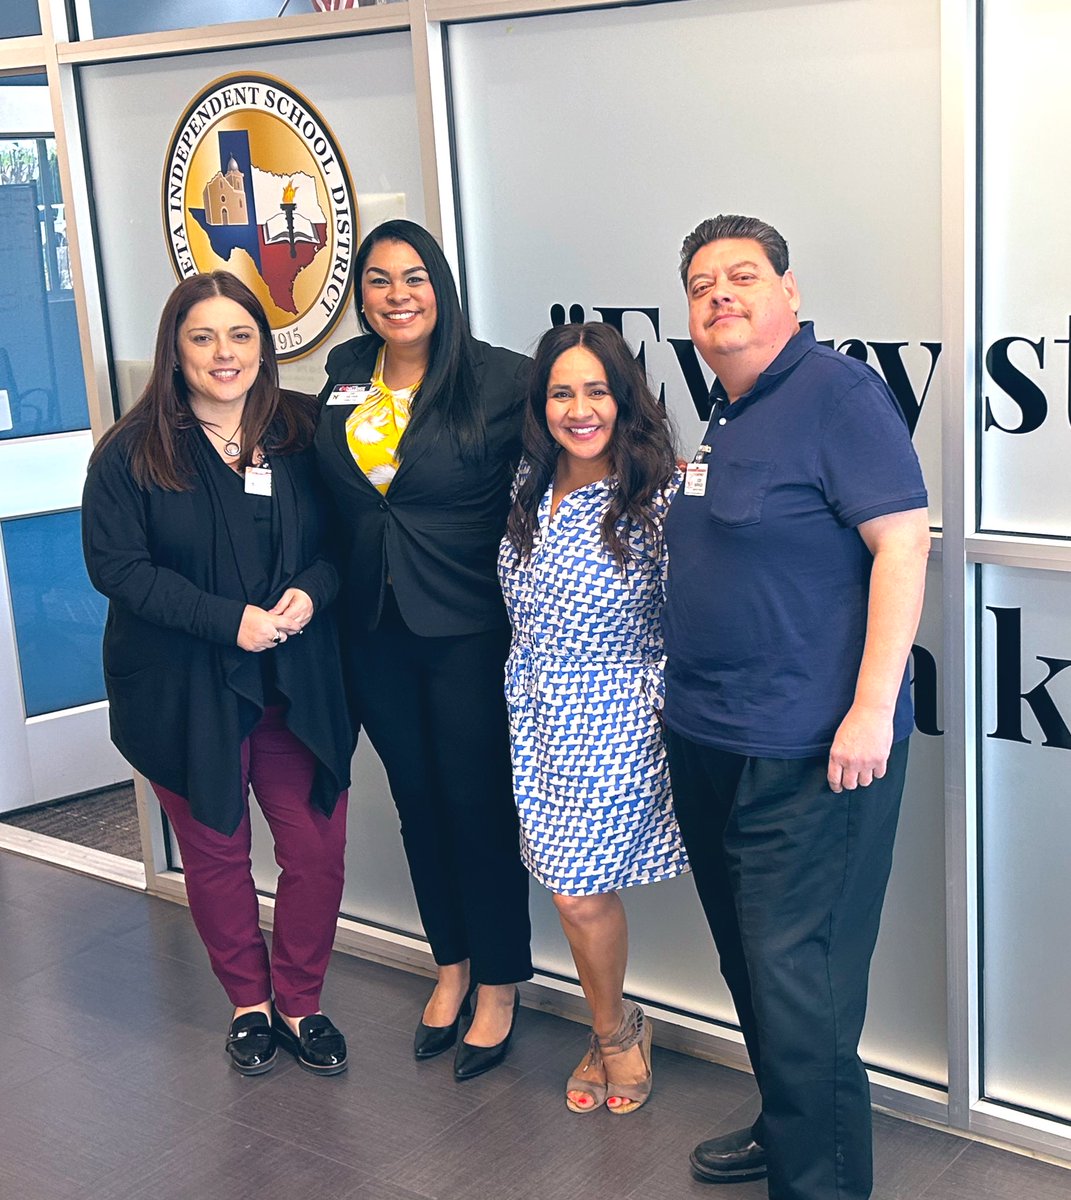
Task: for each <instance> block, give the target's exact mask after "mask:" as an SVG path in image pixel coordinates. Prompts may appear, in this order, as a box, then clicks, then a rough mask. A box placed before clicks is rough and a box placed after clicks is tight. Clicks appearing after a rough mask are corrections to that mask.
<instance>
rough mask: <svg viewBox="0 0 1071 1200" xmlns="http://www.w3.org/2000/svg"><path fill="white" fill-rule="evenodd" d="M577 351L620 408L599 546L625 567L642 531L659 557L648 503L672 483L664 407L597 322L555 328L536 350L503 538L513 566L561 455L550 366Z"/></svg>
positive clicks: (624, 349)
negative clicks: (598, 366)
mask: <svg viewBox="0 0 1071 1200" xmlns="http://www.w3.org/2000/svg"><path fill="white" fill-rule="evenodd" d="M574 346H583V347H584V349H585V350H588V351H589V352H590V353H592V354H594V355H595V357H596V358H597V359H598V360H599V362H600V363H602V366H603V370H604V371H605V372H606V382H607V384H609V387H610V392H611V394H612V395H613V398H614V401H615V403H616V404H617V418H616V420H615V421H614V429H613V434H612V435H611V438H610V468H611V474H612V475H613V478H614V486H613V487H612V488H611V489H610V503H609V504H608V505H607V508H606V513H605V515H604V516H603V519H602V523H601V526H600V531H601V534H602V541H603V545H604V546H605V547H606V549H607V550H608V551H609V552H610V554H611V555H612V556H613V558H614V561H615V562H616V563H617V565H618V566H619V567H621V568H622V569H624V568H625V567H626V566H627V564H628V562H629V560H630V559H631V557H632V554H631V551H630V548H629V542H628V538H629V533H630V532H631V531H632V530H633V529H636V528H638V529H642V530H643V532H644V534H645V536H646V537H647V539H648V541H649V542H650V544H651V545H652V546H653V547H654V548H655V550H656V552H658V553H660V552H661V546H662V530H661V527H660V525H659V523H658V521H657V520H656V519H655V517H654V511H653V506H652V503H651V502H652V500H653V499H654V497H655V495H656V494H657V493H658V492H660V491H664V490H665V489H666V487H667V486H668V485H669V482H670V480H671V479H672V477H673V471H674V468H675V466H676V459H675V455H674V451H673V436H672V433H671V431H670V427H669V421H668V419H667V417H666V412H665V409H664V408H663V407H662V405H661V404H659V402H658V400H657V399H655V396H654V395H653V393H652V392H651V389H650V387H649V385H648V383H647V376H646V374H645V373H644V370H643V368H642V367H641V366H640V364H639V363H638V362H637V361H636V359H635V357H634V356H633V354H632V351H631V350H630V349H629V347H628V343H627V342H626V341H625V339H624V338H623V337H622V336H621V334H619V333H618V332H617V330H616V329H614V327H613V326H612V325H605V324H603V323H601V322H598V321H591V322H588V323H587V324H584V325H579V324H578V325H555V326H554V327H553V328H551V329H548V330H547V332H546V333H545V334H543V336H542V338H540V340H539V345H538V346H537V347H536V352H535V362H534V365H533V367H532V374H531V378H530V381H529V385H528V395H527V398H526V402H525V409H524V428H523V433H522V442H523V449H524V458H523V460H522V463H521V470H520V475H519V479H520V483H519V484H518V487H517V495H516V497H515V499H514V501H513V507H512V508H511V509H510V514H509V520H508V522H507V525H506V536H507V537H508V538H509V541H510V544H511V545H512V546H513V548H514V549H515V550H516V552H517V559H516V561H517V562H521V561H522V560H524V559H527V558H529V557H530V555H531V553H532V543H533V540H534V538H535V531H536V525H537V522H538V513H539V502H540V501H541V500H542V499H543V496H544V495H545V493H546V490H547V488H548V487H549V486H550V482H551V480H552V479H553V478H554V473H555V471H556V470H557V466H558V455H559V454H560V453H561V446H559V445H558V443H557V442H556V441H555V440H554V438H553V437H552V436H551V433H550V430H549V429H548V428H547V383H548V381H549V379H550V373H551V370H552V369H553V367H554V364H555V363H556V362H557V361H558V359H559V358H560V357H561V355H562V354H564V353H565V351H566V350H571V349H572V348H573V347H574Z"/></svg>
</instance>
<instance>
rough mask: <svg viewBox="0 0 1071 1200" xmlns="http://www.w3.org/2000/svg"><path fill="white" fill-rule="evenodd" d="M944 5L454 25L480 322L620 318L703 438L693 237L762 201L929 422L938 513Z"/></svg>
mask: <svg viewBox="0 0 1071 1200" xmlns="http://www.w3.org/2000/svg"><path fill="white" fill-rule="evenodd" d="M939 8H940V6H939V3H938V0H904V3H900V4H890V3H888V0H856V2H853V3H848V4H846V3H844V2H843V0H826V2H817V3H807V4H777V5H771V4H769V3H763V2H760V0H739V2H737V3H733V4H730V5H722V4H709V3H705V2H703V3H691V2H683V3H673V4H655V5H649V6H642V7H635V8H622V9H615V10H613V11H600V12H585V13H571V14H555V15H548V16H541V17H532V18H528V19H525V20H518V19H517V18H516V17H510V18H509V19H508V20H502V21H487V22H483V23H480V24H473V25H466V26H462V27H459V28H458V27H454V28H451V29H450V33H449V54H450V67H451V81H452V87H453V96H452V98H453V103H454V116H455V137H456V143H457V155H458V164H459V173H460V181H459V193H460V200H461V213H462V219H463V234H464V245H465V259H466V268H467V279H468V293H469V301H470V306H471V315H472V319H473V325H474V327H475V329H476V331H477V333H478V334H479V336H481V337H484V338H487V339H488V340H490V341H492V342H499V343H501V344H504V345H508V346H514V347H518V348H521V347H526V346H530V345H531V344H532V343H533V341H534V339H535V338H536V337H537V335H538V334H539V333H540V332H541V331H542V330H543V329H544V328H546V326H547V325H548V324H549V323H550V321H551V311H552V309H554V308H555V306H557V308H558V313H557V317H558V319H563V318H564V317H565V316H566V314H569V313H571V312H572V311H574V306H575V311H576V312H580V313H583V314H586V315H587V316H589V317H590V318H591V319H593V320H598V319H599V318H600V316H602V317H603V319H608V320H615V321H617V320H620V321H621V322H622V323H623V325H624V332H625V334H626V336H627V337H629V338H630V339H632V340H633V341H634V342H636V343H639V342H640V341H642V342H643V344H644V347H645V350H646V359H647V364H648V368H649V370H650V372H651V375H652V377H653V380H654V382H655V386H656V388H657V387H658V386H659V385H662V384H664V385H665V389H666V397H667V402H668V404H669V408H670V411H671V413H672V414H673V415H674V416H675V418H676V420H677V422H678V424H679V426H680V431H681V439H682V442H683V444H684V448H685V449H686V450H687V451H688V452H689V453H690V452H691V451H692V450H693V449H694V447H695V445H696V444H697V441H698V436H699V432H700V428H701V423H700V419H699V417H698V416H697V415H696V411H695V405H694V402H693V397H692V395H691V394H690V389H689V386H688V384H687V383H686V375H685V366H686V365H687V366H688V367H690V369H691V370H692V371H693V372H694V375H693V388H694V392H695V394H696V397H697V399H698V400H699V401H700V402H702V401H703V399H704V392H705V387H704V384H703V376H702V374H701V372H700V368H699V367H698V365H697V363H696V360H695V358H694V356H692V353H691V350H690V347H689V346H688V344H687V340H686V339H687V313H686V307H685V302H684V295H683V291H682V288H681V285H680V280H679V278H678V276H677V255H678V251H679V248H680V244H681V240H682V238H683V237H684V235H685V234H686V233H687V232H689V231H690V230H691V229H692V228H693V227H694V226H695V225H696V224H697V223H698V222H699V221H700V220H702V219H703V218H704V217H707V216H713V215H714V214H716V213H719V212H742V213H749V214H755V215H758V216H761V217H763V218H765V219H767V220H769V221H771V222H772V223H773V224H775V225H776V226H778V227H779V228H780V229H781V231H782V233H783V234H784V235H785V236H786V238H787V239H788V242H789V246H790V248H791V252H792V261H793V266H794V268H795V270H796V273H797V278H798V280H799V284H800V289H801V292H802V296H803V309H802V315H803V316H804V317H806V318H810V319H812V320H814V322H815V326H816V333H817V336H818V337H819V338H822V339H828V340H831V341H832V342H833V343H834V344H835V345H837V346H839V347H844V348H845V349H850V351H851V352H852V353H853V354H856V355H858V356H859V357H865V358H866V359H867V361H869V362H870V363H871V364H872V365H874V366H875V367H876V368H877V369H878V370H880V371H882V372H883V373H884V374H885V376H886V378H887V379H888V380H889V382H890V384H891V385H892V386H893V388H894V390H895V391H896V392H897V393H898V396H899V398H900V400H901V403H902V405H903V406H904V407H905V409H906V410H907V411H908V412H909V413H910V415H911V419H912V422H913V423H914V420H915V418H916V417H917V428H916V432H915V443H916V446H917V447H918V450H919V454H920V457H921V458H922V463H923V468H924V470H925V472H926V477H927V483H928V485H929V489H930V496H931V501H932V507H931V520H933V521H934V523H935V524H939V522H940V511H941V503H940V500H941V498H940V487H941V479H940V399H941V397H940V380H939V376H940V369H939V366H937V365H936V364H937V362H938V360H939V357H940V354H941V324H940V315H941V276H940V266H941V245H940V190H939V189H940V158H939V151H940V94H939V66H940V61H939V60H940V48H939V36H938V34H939ZM638 64H642V66H638ZM738 78H739V79H741V80H742V79H745V78H746V84H743V83H737V84H735V85H728V84H727V83H726V81H727V80H729V79H734V80H736V79H738ZM831 113H835V114H836V121H835V127H833V128H831V127H830V114H831ZM622 309H625V310H627V311H626V312H625V313H624V315H623V316H622V315H621V312H620V310H622ZM636 309H641V310H643V311H640V312H637V311H628V310H636ZM920 405H921V406H922V410H921V415H919V406H920Z"/></svg>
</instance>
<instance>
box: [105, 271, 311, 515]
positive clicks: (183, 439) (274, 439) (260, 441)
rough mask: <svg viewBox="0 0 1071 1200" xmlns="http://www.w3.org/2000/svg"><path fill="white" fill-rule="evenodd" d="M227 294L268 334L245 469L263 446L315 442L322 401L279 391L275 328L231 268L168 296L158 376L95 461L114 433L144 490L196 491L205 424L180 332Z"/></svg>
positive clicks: (252, 397) (246, 434)
mask: <svg viewBox="0 0 1071 1200" xmlns="http://www.w3.org/2000/svg"><path fill="white" fill-rule="evenodd" d="M213 296H223V297H224V298H225V299H227V300H233V301H234V302H235V303H236V304H240V305H241V306H242V308H244V309H245V311H246V312H247V313H248V314H249V316H250V317H251V318H252V320H253V323H254V324H255V325H256V327H257V330H258V332H259V334H260V353H261V355H262V359H261V364H260V370H259V371H258V372H257V377H256V379H255V380H254V381H253V386H252V387H251V388H250V389H249V394H248V396H247V397H246V401H245V408H244V410H243V412H242V452H241V454H240V455H239V457H238V463H237V465H238V468H239V469H240V470H244V469H245V468H246V467H248V466H250V465H251V464H252V461H253V451H254V450H255V449H256V447H257V446H261V447H263V448H264V450H265V451H270V452H271V453H273V454H292V453H294V452H295V451H297V450H301V449H303V448H304V447H305V446H307V445H308V444H309V442H310V441H311V440H312V435H313V433H314V432H315V428H316V405H315V402H314V401H313V400H312V399H311V397H306V396H303V395H301V394H299V393H297V392H286V393H281V392H280V390H279V364H278V360H277V359H276V357H275V341H274V339H273V337H272V332H271V326H270V325H269V324H268V318H267V315H266V314H265V312H264V309H263V307H262V306H261V303H260V301H259V300H258V299H257V298H256V296H255V295H254V294H253V293H252V292H251V291H250V290H249V288H247V287H246V285H245V284H244V283H242V281H241V280H240V279H239V278H238V277H237V276H236V275H232V274H231V273H230V272H229V271H212V272H210V273H208V274H204V275H191V276H190V277H189V278H188V279H183V280H182V282H181V283H179V285H178V286H177V287H176V288H175V290H174V291H173V292H172V293H171V295H170V296H168V298H167V302H166V303H165V304H164V311H163V312H162V313H161V314H160V326H159V328H158V329H157V331H156V349H155V351H154V353H153V363H152V373H151V374H150V376H149V382H148V383H147V384H146V385H145V390H144V391H143V392H142V393H141V395H140V397H139V398H138V401H137V403H136V404H135V405H134V407H133V408H132V409H131V410H130V411H129V412H128V413H127V414H126V415H125V416H123V417H121V418H120V419H119V420H118V421H116V423H115V424H114V425H113V426H112V427H111V428H110V429H109V430H108V432H107V433H105V435H104V436H103V437H102V438H101V439H100V441H99V442H98V443H97V446H96V449H95V450H94V451H93V454H92V457H91V458H90V460H89V461H90V464H91V465H92V463H94V462H95V461H96V460H97V458H99V456H100V454H101V452H102V450H103V449H104V447H105V446H107V445H108V444H109V443H110V442H111V441H112V440H113V439H114V438H116V437H120V436H121V437H122V438H123V440H124V442H125V443H126V451H127V459H128V465H129V468H130V473H131V475H132V476H133V477H134V481H135V482H136V483H137V484H138V486H139V487H143V488H147V487H151V486H153V485H155V486H156V487H159V488H163V489H164V490H166V491H169V492H183V491H188V490H189V488H190V483H191V474H192V470H193V468H192V463H191V461H190V457H189V452H188V449H187V437H188V434H187V431H188V430H191V429H195V428H196V427H197V424H198V421H197V418H196V417H195V416H194V415H193V410H192V409H191V408H190V400H189V389H188V388H187V386H186V380H185V378H184V377H183V374H182V371H181V369H179V367H178V366H177V364H178V333H179V329H180V328H181V327H182V323H183V322H184V321H185V320H186V317H187V315H188V314H189V311H190V309H191V308H193V306H194V305H195V304H199V303H200V302H201V301H202V300H210V299H211V298H212V297H213Z"/></svg>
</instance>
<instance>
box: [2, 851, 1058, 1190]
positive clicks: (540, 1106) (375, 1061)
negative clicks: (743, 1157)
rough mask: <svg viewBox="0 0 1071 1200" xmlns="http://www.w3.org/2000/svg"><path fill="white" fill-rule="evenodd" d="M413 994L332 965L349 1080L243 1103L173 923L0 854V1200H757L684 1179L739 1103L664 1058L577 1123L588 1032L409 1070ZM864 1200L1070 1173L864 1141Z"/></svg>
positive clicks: (245, 1083) (362, 970) (979, 1151)
mask: <svg viewBox="0 0 1071 1200" xmlns="http://www.w3.org/2000/svg"><path fill="white" fill-rule="evenodd" d="M427 990H428V984H427V981H426V980H423V979H420V978H418V977H415V976H412V975H407V974H404V973H402V972H398V971H394V970H391V969H389V968H387V967H382V966H378V965H376V964H372V963H366V962H361V961H359V960H357V959H353V958H349V957H345V956H341V955H339V956H336V961H335V962H334V964H333V966H332V970H331V974H330V975H329V977H328V988H327V992H326V994H325V998H324V1003H325V1008H326V1009H327V1011H328V1012H330V1014H331V1015H332V1016H333V1018H334V1019H335V1021H336V1022H337V1023H338V1024H339V1026H340V1027H341V1028H342V1029H343V1030H344V1031H345V1032H346V1034H347V1035H348V1037H349V1043H350V1061H351V1067H350V1070H349V1071H348V1072H347V1074H345V1075H342V1076H339V1077H337V1078H334V1079H317V1078H312V1077H310V1076H309V1075H307V1074H305V1073H304V1072H302V1071H300V1070H298V1069H297V1068H296V1067H295V1066H294V1064H293V1062H292V1061H291V1060H287V1061H285V1062H282V1061H281V1062H280V1063H279V1065H278V1066H277V1067H276V1069H275V1070H274V1071H272V1072H271V1073H270V1074H268V1075H264V1076H261V1077H259V1078H255V1079H245V1078H242V1077H240V1076H239V1075H237V1074H236V1073H235V1072H233V1071H231V1070H229V1068H228V1067H227V1062H226V1059H225V1057H224V1054H223V1050H222V1040H223V1031H224V1030H225V1028H226V1025H227V1022H228V1019H229V1015H230V1014H229V1010H228V1006H227V1002H226V1000H225V998H224V996H223V993H222V992H221V990H220V989H219V987H218V985H217V983H216V981H215V979H214V978H213V977H212V975H211V974H210V972H209V970H208V967H207V964H206V961H205V957H204V952H203V951H202V949H201V946H200V944H199V942H198V940H197V936H196V934H195V933H194V931H193V927H192V925H191V923H190V920H189V914H188V913H187V912H186V911H185V909H183V908H181V907H179V906H177V905H173V904H169V903H167V902H166V901H162V900H155V899H153V898H151V897H147V896H144V895H142V894H139V893H136V892H131V891H125V890H123V889H121V888H116V887H113V886H111V885H109V884H106V883H102V882H99V881H97V880H92V879H86V878H83V877H81V876H78V875H73V874H70V873H68V872H65V871H63V870H60V869H59V868H56V867H51V866H48V865H45V864H43V863H37V862H33V861H30V860H28V859H22V858H19V857H17V856H15V855H12V854H8V853H6V852H2V851H0V1010H2V1012H3V1014H4V1019H3V1022H2V1023H0V1200H246V1198H248V1200H254V1198H256V1200H640V1198H641V1197H642V1198H643V1200H688V1198H692V1197H700V1196H702V1197H705V1198H706V1200H760V1198H762V1197H764V1196H765V1195H766V1190H765V1187H764V1186H763V1185H762V1184H745V1185H741V1186H738V1187H733V1188H718V1189H713V1188H710V1187H708V1186H705V1185H703V1184H700V1183H697V1182H695V1181H694V1180H693V1179H691V1177H690V1175H689V1172H688V1169H687V1161H686V1159H687V1152H688V1150H689V1148H690V1147H691V1146H692V1145H693V1144H694V1143H695V1142H696V1141H697V1140H699V1139H700V1138H701V1137H704V1136H709V1135H710V1134H711V1133H713V1132H716V1131H723V1130H728V1129H732V1128H734V1127H736V1126H738V1125H741V1124H743V1123H745V1122H746V1121H747V1120H749V1119H750V1118H751V1116H752V1115H753V1114H754V1111H755V1095H754V1088H753V1086H752V1084H751V1081H750V1079H749V1078H748V1077H747V1076H745V1075H741V1074H739V1073H737V1072H734V1071H730V1070H726V1069H724V1068H721V1067H716V1066H713V1065H711V1064H709V1063H703V1062H698V1061H696V1060H694V1059H689V1058H685V1057H683V1056H681V1055H678V1054H673V1053H670V1052H668V1051H662V1050H656V1052H655V1069H656V1090H655V1095H654V1098H653V1100H652V1101H651V1103H650V1104H648V1105H647V1106H646V1107H645V1108H644V1109H643V1110H642V1111H641V1112H639V1113H637V1114H635V1115H633V1116H629V1117H627V1118H616V1117H613V1116H611V1115H610V1114H609V1113H607V1112H606V1111H601V1112H599V1113H596V1114H592V1115H590V1116H583V1117H578V1116H573V1115H571V1114H570V1113H568V1112H567V1111H566V1109H565V1107H564V1105H563V1104H562V1102H561V1088H562V1084H563V1080H564V1077H565V1076H566V1074H567V1073H568V1071H569V1069H570V1068H571V1067H572V1066H573V1065H574V1063H575V1061H576V1060H577V1058H578V1057H579V1055H580V1053H581V1050H582V1043H583V1035H582V1032H581V1031H580V1029H579V1028H578V1026H576V1025H573V1024H571V1023H569V1022H566V1021H562V1020H558V1019H557V1018H555V1017H551V1016H548V1015H546V1014H543V1013H536V1012H531V1011H527V1010H522V1013H521V1016H520V1018H519V1026H518V1036H517V1039H516V1042H515V1046H514V1049H513V1052H512V1053H511V1055H510V1058H509V1060H508V1061H507V1063H506V1064H505V1065H504V1066H502V1067H501V1068H499V1069H498V1070H496V1071H494V1072H492V1073H491V1074H489V1075H487V1076H484V1077H483V1078H481V1079H477V1080H474V1081H472V1082H470V1083H467V1084H463V1085H458V1084H455V1083H454V1081H453V1078H452V1076H451V1073H450V1056H449V1055H445V1056H444V1057H443V1058H441V1059H436V1060H434V1061H432V1062H429V1063H424V1064H420V1065H418V1064H417V1063H415V1062H414V1061H413V1059H412V1056H411V1053H410V1045H411V1037H412V1029H413V1027H414V1025H415V1023H416V1021H417V1019H418V1017H419V1015H420V1010H421V1006H422V1004H423V1001H424V998H425V995H426V993H427ZM876 1174H877V1186H876V1189H875V1193H874V1194H875V1198H876V1200H916V1198H918V1200H985V1198H987V1197H993V1198H994V1200H1026V1198H1028V1197H1029V1198H1030V1200H1071V1171H1066V1170H1064V1169H1062V1168H1060V1167H1055V1166H1050V1165H1047V1164H1045V1163H1039V1162H1034V1161H1031V1160H1029V1159H1025V1158H1022V1157H1019V1156H1017V1155H1013V1154H1008V1153H1004V1152H1002V1151H999V1150H994V1149H992V1148H990V1147H988V1146H982V1145H977V1144H972V1143H970V1142H967V1141H963V1140H961V1139H959V1138H955V1137H952V1136H950V1135H948V1134H944V1133H941V1132H939V1131H936V1130H933V1129H928V1128H921V1127H918V1126H914V1125H909V1124H906V1123H904V1122H900V1121H895V1120H892V1119H890V1118H888V1117H884V1116H880V1115H879V1116H878V1117H877V1118H876Z"/></svg>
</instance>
